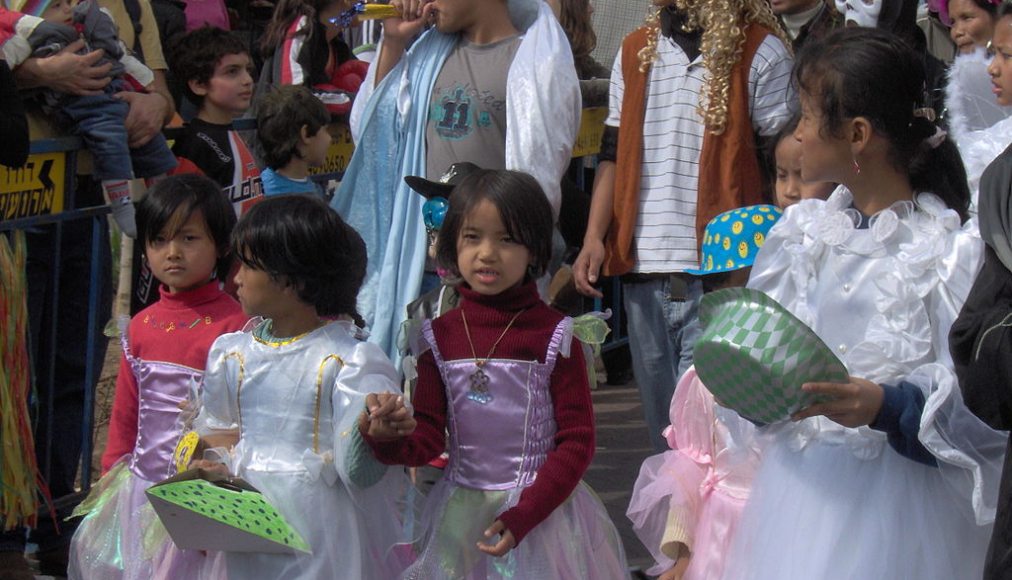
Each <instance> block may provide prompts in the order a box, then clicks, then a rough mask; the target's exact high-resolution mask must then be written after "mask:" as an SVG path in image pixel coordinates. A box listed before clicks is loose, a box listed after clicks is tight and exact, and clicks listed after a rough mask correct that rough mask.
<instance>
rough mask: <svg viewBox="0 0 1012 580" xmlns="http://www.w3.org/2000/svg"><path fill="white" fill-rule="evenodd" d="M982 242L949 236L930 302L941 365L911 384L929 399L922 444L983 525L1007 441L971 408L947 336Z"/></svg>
mask: <svg viewBox="0 0 1012 580" xmlns="http://www.w3.org/2000/svg"><path fill="white" fill-rule="evenodd" d="M981 255H982V242H981V241H980V240H979V239H977V238H975V237H973V236H971V235H969V234H967V233H965V232H962V231H957V232H955V233H954V234H952V235H951V236H950V241H949V244H948V246H947V248H946V251H945V252H943V253H942V254H941V255H940V257H939V259H938V260H937V262H936V266H935V271H936V273H937V275H938V278H939V282H938V284H937V285H936V286H935V288H934V289H933V290H932V291H931V292H930V293H929V294H928V296H927V297H926V303H927V306H928V315H929V317H930V319H931V324H932V330H933V340H932V342H933V343H934V351H935V353H936V354H937V360H936V361H934V362H931V363H928V364H925V365H922V366H920V367H918V368H916V369H914V371H913V373H911V374H910V375H909V376H908V377H907V378H906V382H908V383H910V384H913V385H916V386H918V387H919V388H921V389H922V390H923V391H924V393H925V394H926V396H927V400H926V401H925V405H924V411H923V413H922V414H921V422H920V431H919V434H918V437H919V439H920V440H921V443H923V445H924V447H926V448H927V449H928V450H929V451H930V452H931V453H932V455H934V456H935V458H936V459H937V460H938V466H939V469H940V470H941V473H942V475H943V477H944V478H945V480H946V482H947V483H948V484H949V485H950V486H951V487H952V488H953V489H954V490H955V491H956V492H957V493H959V494H960V496H961V497H965V498H967V499H969V500H970V502H971V505H972V506H973V512H974V516H975V518H976V520H977V523H978V524H981V525H983V524H986V523H989V522H992V521H994V515H995V510H996V505H997V500H998V485H999V482H1000V481H1001V472H1002V464H1003V462H1004V457H1005V447H1006V443H1007V440H1008V436H1007V434H1006V433H1003V432H1001V431H996V430H994V429H992V428H991V427H989V426H988V425H987V424H986V423H984V422H983V421H981V420H980V419H979V418H977V417H976V416H975V415H974V414H973V413H971V412H970V410H969V409H968V408H967V407H966V405H965V404H964V402H963V396H962V393H961V391H960V389H959V383H958V380H957V378H956V374H955V372H954V371H953V364H952V358H951V355H950V354H949V348H948V332H949V329H950V328H951V327H952V323H953V322H954V321H955V319H956V316H957V315H958V314H959V309H960V308H961V307H962V305H963V303H964V302H965V300H966V297H967V295H968V294H969V291H970V287H971V285H972V284H973V280H974V278H975V277H976V275H977V271H978V270H979V267H980V261H981Z"/></svg>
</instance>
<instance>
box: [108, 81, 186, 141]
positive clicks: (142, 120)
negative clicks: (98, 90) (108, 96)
mask: <svg viewBox="0 0 1012 580" xmlns="http://www.w3.org/2000/svg"><path fill="white" fill-rule="evenodd" d="M152 72H153V73H154V75H155V78H154V81H152V83H151V85H150V86H149V87H148V89H149V91H150V92H148V93H137V92H131V91H124V92H121V93H117V94H116V97H117V98H119V99H121V100H123V101H126V102H127V103H128V104H129V105H130V112H129V113H127V118H126V128H127V134H128V135H129V136H130V147H140V146H141V145H144V144H145V143H147V142H148V141H150V140H151V138H152V137H154V136H155V135H156V134H158V133H159V132H160V131H161V130H162V127H164V126H165V125H166V124H168V122H169V121H171V120H172V117H173V115H175V114H176V109H175V106H173V102H172V95H170V94H169V85H168V83H167V82H166V81H165V71H164V70H155V71H152Z"/></svg>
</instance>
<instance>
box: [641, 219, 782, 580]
mask: <svg viewBox="0 0 1012 580" xmlns="http://www.w3.org/2000/svg"><path fill="white" fill-rule="evenodd" d="M779 217H780V210H778V209H777V208H776V207H774V206H771V205H756V206H749V207H743V208H740V209H735V210H731V211H728V212H724V213H722V214H720V215H718V216H716V217H715V218H713V219H712V220H710V223H708V224H707V225H706V230H705V234H704V238H703V248H702V250H703V251H702V254H703V259H702V264H701V265H700V268H699V269H698V270H694V271H692V272H691V273H692V274H693V275H695V276H701V277H702V280H703V288H704V291H705V292H710V291H714V290H720V289H723V288H734V287H740V286H744V285H745V283H746V282H747V281H748V275H749V272H750V271H751V269H752V263H753V262H754V261H755V257H756V254H758V253H759V248H761V247H762V246H763V243H764V242H765V239H766V235H767V234H768V233H769V231H770V229H771V228H772V227H773V224H775V223H776V221H777V219H778V218H779ZM670 416H671V425H669V426H668V427H667V428H666V429H665V430H664V433H663V435H664V438H665V439H666V440H667V442H668V445H669V446H670V447H671V449H670V450H669V451H665V452H664V453H661V454H659V455H654V456H651V457H648V458H647V459H646V460H645V461H644V462H643V466H642V467H641V468H640V475H639V477H638V478H637V479H636V485H635V487H634V488H633V494H632V498H631V499H630V501H629V509H628V510H627V511H626V515H628V516H629V519H630V520H632V522H633V530H634V531H635V532H636V535H637V536H639V538H640V540H641V541H642V542H643V544H644V545H645V546H646V547H647V549H648V550H650V554H651V555H652V556H653V557H654V561H655V562H656V564H655V565H654V567H653V568H651V569H649V570H648V571H647V572H648V573H649V574H653V575H657V576H658V577H659V579H660V580H683V579H684V580H707V579H709V578H720V575H721V573H722V572H723V568H724V558H725V556H726V554H727V547H728V544H729V543H730V542H731V539H732V538H733V537H734V532H735V530H736V528H737V523H738V518H739V517H741V512H742V510H743V509H744V508H745V502H746V501H747V499H748V493H749V488H750V487H751V484H752V477H753V476H754V475H755V471H756V468H757V467H758V466H759V444H758V442H757V441H756V440H755V426H754V425H752V423H750V422H748V421H747V420H745V419H743V418H741V417H739V416H738V414H737V413H735V412H734V411H732V410H731V409H727V408H724V407H722V406H720V405H718V404H717V403H716V402H715V401H714V398H713V395H712V394H711V393H710V391H708V390H707V388H706V385H704V384H703V383H702V381H700V380H699V377H698V376H697V375H696V368H695V367H694V366H693V367H689V370H687V371H686V372H685V374H684V375H682V378H681V379H680V380H679V381H678V386H677V387H676V388H675V396H674V397H672V399H671V410H670Z"/></svg>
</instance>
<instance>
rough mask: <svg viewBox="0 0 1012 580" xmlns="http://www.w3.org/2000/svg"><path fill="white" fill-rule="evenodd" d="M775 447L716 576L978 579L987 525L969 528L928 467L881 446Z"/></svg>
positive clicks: (961, 502)
mask: <svg viewBox="0 0 1012 580" xmlns="http://www.w3.org/2000/svg"><path fill="white" fill-rule="evenodd" d="M779 443H780V444H778V445H773V446H772V447H771V448H769V449H768V450H766V452H765V455H764V457H763V465H762V467H761V468H760V470H759V474H758V475H757V477H756V481H755V485H754V486H753V490H752V496H751V499H750V503H749V504H748V506H747V507H746V509H745V513H744V515H743V517H742V521H741V530H740V533H739V534H738V535H736V536H735V540H734V542H733V546H732V550H731V553H732V554H733V557H731V558H729V559H728V562H727V573H726V574H725V575H724V576H723V578H725V579H726V580H750V579H754V580H769V579H771V578H776V579H777V580H792V579H796V580H812V579H814V578H818V579H819V580H854V579H857V578H868V579H873V578H882V579H885V578H888V579H889V580H904V579H910V580H955V579H966V580H970V579H973V578H980V577H981V574H982V572H983V568H984V555H985V553H986V551H987V544H988V538H989V537H990V535H991V526H990V525H987V526H977V525H975V523H974V516H973V513H972V510H970V509H969V506H968V505H967V503H966V501H965V499H964V498H962V497H960V496H958V495H956V494H953V493H952V491H951V490H949V489H948V488H947V485H946V483H945V482H944V480H943V479H942V478H940V477H938V473H937V468H933V467H928V466H925V465H922V464H919V463H916V462H914V461H911V460H909V459H907V458H905V457H902V456H900V455H899V454H897V453H894V452H891V451H889V452H884V453H882V454H880V455H879V456H878V457H876V458H874V459H871V460H866V459H861V458H859V457H857V456H855V455H854V454H853V452H852V451H851V450H850V449H848V448H847V447H846V446H845V445H838V444H833V443H826V442H822V441H818V440H816V441H812V442H811V443H809V444H808V445H807V446H806V447H805V448H804V449H802V450H800V451H794V450H792V449H790V448H789V446H788V445H785V444H783V442H779ZM749 532H751V533H749ZM785 546H786V547H789V549H787V550H785ZM814 571H818V572H814Z"/></svg>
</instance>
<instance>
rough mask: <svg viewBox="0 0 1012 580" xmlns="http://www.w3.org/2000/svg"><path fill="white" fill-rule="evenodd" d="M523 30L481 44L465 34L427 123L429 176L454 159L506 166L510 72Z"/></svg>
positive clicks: (431, 103)
mask: <svg viewBox="0 0 1012 580" xmlns="http://www.w3.org/2000/svg"><path fill="white" fill-rule="evenodd" d="M519 46H520V36H512V37H510V38H505V39H503V40H500V41H497V42H493V43H490V44H483V45H477V44H472V43H470V42H468V41H466V40H464V39H461V40H460V43H459V44H458V45H457V47H456V48H455V49H454V50H453V52H452V53H451V54H450V56H449V57H448V58H447V59H446V62H445V63H444V64H443V68H442V70H440V71H439V76H438V77H437V78H436V84H435V86H433V89H432V98H431V100H430V101H429V116H428V122H427V123H426V126H425V139H426V152H427V154H426V164H425V168H426V177H427V178H428V179H439V177H440V176H442V175H443V173H445V172H446V170H447V168H449V167H450V165H452V164H454V163H458V162H461V161H470V162H471V163H474V164H475V165H477V166H478V167H481V168H483V169H505V167H506V77H507V75H508V73H509V68H510V64H512V62H513V57H514V56H515V55H516V53H517V48H518V47H519Z"/></svg>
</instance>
